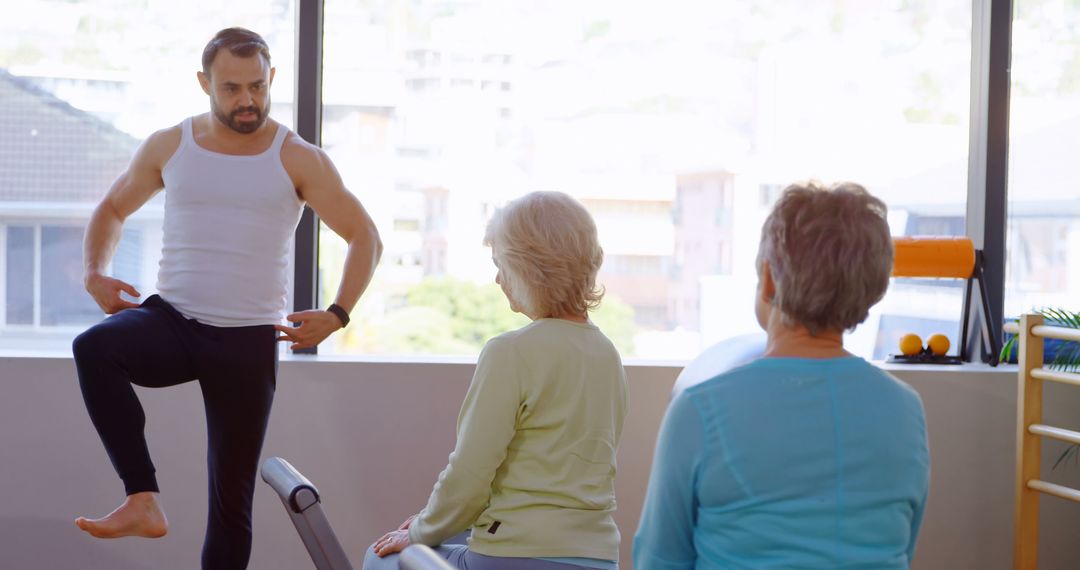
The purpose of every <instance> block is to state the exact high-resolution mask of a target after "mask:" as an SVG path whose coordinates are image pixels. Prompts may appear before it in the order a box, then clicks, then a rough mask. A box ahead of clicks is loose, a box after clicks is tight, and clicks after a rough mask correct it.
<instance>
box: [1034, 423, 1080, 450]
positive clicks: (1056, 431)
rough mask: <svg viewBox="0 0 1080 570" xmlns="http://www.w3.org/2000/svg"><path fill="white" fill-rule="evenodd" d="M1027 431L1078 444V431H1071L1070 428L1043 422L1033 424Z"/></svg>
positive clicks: (1079, 440)
mask: <svg viewBox="0 0 1080 570" xmlns="http://www.w3.org/2000/svg"><path fill="white" fill-rule="evenodd" d="M1028 431H1029V432H1031V433H1033V434H1035V435H1041V436H1043V437H1050V438H1053V439H1056V440H1059V441H1064V442H1066V443H1075V444H1078V445H1080V431H1073V430H1071V429H1063V428H1059V427H1054V426H1048V425H1045V424H1033V425H1031V427H1029V428H1028Z"/></svg>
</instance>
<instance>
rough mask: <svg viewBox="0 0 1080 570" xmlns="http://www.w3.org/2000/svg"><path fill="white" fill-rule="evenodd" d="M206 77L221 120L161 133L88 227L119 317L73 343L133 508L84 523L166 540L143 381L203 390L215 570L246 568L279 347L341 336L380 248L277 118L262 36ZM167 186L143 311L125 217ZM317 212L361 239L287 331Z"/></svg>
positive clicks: (333, 177) (104, 296)
mask: <svg viewBox="0 0 1080 570" xmlns="http://www.w3.org/2000/svg"><path fill="white" fill-rule="evenodd" d="M198 78H199V83H200V84H201V85H202V88H203V91H205V92H206V94H207V95H208V96H209V97H210V110H211V112H210V113H207V114H203V115H199V116H196V117H190V118H188V119H185V120H184V121H183V122H182V123H181V124H179V125H176V126H173V127H170V128H166V129H164V130H161V131H158V132H156V133H154V134H152V135H150V137H149V138H147V139H146V141H145V142H144V143H143V145H142V146H141V147H140V148H139V149H138V151H136V153H135V157H134V158H133V159H132V162H131V164H130V166H129V167H128V169H127V171H126V172H124V173H123V174H122V175H121V176H120V178H119V179H117V181H116V182H115V183H114V184H113V186H112V188H111V189H110V190H109V192H108V194H107V195H106V196H105V198H104V199H103V200H102V201H101V203H100V204H99V205H98V206H97V208H96V209H95V210H94V213H93V215H92V216H91V218H90V222H89V225H88V227H87V230H86V239H85V245H84V255H85V271H86V273H85V284H86V290H87V291H88V292H89V293H90V295H91V296H92V297H93V298H94V300H95V301H96V302H97V303H98V305H100V306H101V308H102V310H104V311H105V313H107V314H109V315H112V316H110V317H108V318H106V319H105V320H104V321H102V322H101V323H98V324H97V325H94V326H93V327H91V328H90V329H89V330H87V331H86V332H84V333H83V334H81V335H80V336H79V337H78V338H76V339H75V342H74V344H73V351H74V355H75V364H76V368H77V370H78V375H79V384H80V387H81V388H82V394H83V399H84V401H85V403H86V408H87V411H88V412H89V415H90V419H91V420H92V422H93V424H94V427H95V428H97V431H98V434H99V435H100V436H101V440H102V442H103V443H104V445H105V450H106V451H107V452H108V455H109V459H110V460H111V461H112V463H113V466H114V467H115V469H116V471H117V474H118V475H119V476H120V478H121V480H122V481H123V483H124V487H125V490H126V494H127V498H126V499H125V501H124V502H123V504H122V505H121V506H120V507H118V508H117V509H116V510H114V511H113V512H112V513H110V514H109V515H107V516H105V517H103V518H100V519H87V518H81V517H80V518H79V519H77V520H76V521H75V522H76V524H77V525H78V527H79V528H81V529H82V530H84V531H86V532H88V533H90V534H91V535H93V536H95V537H99V538H116V537H122V536H141V537H151V538H156V537H160V536H163V535H165V533H166V531H167V527H168V523H167V521H166V519H165V515H164V513H163V512H162V509H161V506H160V504H159V502H158V485H157V480H156V478H155V470H154V465H153V463H152V462H151V460H150V454H149V451H148V449H147V445H146V439H145V437H144V433H143V428H144V424H145V416H144V415H143V410H142V406H141V405H140V403H139V400H138V397H137V396H136V394H135V391H134V389H133V388H132V384H137V385H139V386H145V387H155V388H157V387H165V386H174V385H177V384H180V383H184V382H189V381H192V380H198V381H199V386H200V388H201V390H202V395H203V401H204V404H205V409H206V427H207V438H208V446H207V467H208V470H209V477H208V479H209V499H210V500H209V513H208V515H209V516H208V524H207V529H206V538H205V542H204V544H203V551H202V567H203V568H204V569H210V568H213V569H218V568H228V569H233V568H245V567H246V566H247V563H248V558H249V556H250V552H251V503H252V496H253V493H254V489H255V473H256V471H257V468H258V461H259V453H260V451H261V449H262V443H263V436H264V435H265V432H266V425H267V420H268V418H269V415H270V407H271V403H272V401H273V396H274V388H275V383H276V374H277V348H276V347H277V341H278V340H286V341H289V342H291V347H292V348H293V349H298V348H307V347H313V346H315V345H317V344H319V343H320V342H321V341H322V340H323V339H325V338H326V337H327V336H328V335H330V333H332V332H334V331H335V330H337V329H339V328H342V327H344V326H345V325H346V324H347V322H348V315H349V311H351V310H352V308H353V306H354V305H355V304H356V302H357V300H358V299H359V297H360V294H361V293H362V292H363V291H364V289H365V288H366V287H367V285H368V283H369V282H370V281H371V276H372V273H373V272H374V270H375V266H376V264H377V263H378V260H379V256H380V255H381V253H382V245H381V242H380V240H379V234H378V231H377V230H376V228H375V226H374V224H373V223H372V221H371V218H370V217H369V216H368V214H367V212H365V210H364V208H363V206H361V204H360V202H359V201H358V200H357V199H356V198H355V197H354V196H353V195H352V194H351V193H350V192H348V191H347V190H346V189H345V187H344V185H343V183H342V180H341V177H340V176H339V175H338V172H337V170H336V169H335V168H334V166H333V164H332V163H331V162H330V159H329V158H328V157H327V156H326V154H325V153H324V152H323V151H322V150H321V149H319V148H318V147H315V146H313V145H311V144H308V143H307V142H305V141H304V140H303V139H301V138H300V137H299V136H297V135H296V134H294V133H292V132H290V131H289V129H287V128H286V127H284V126H283V125H281V124H279V123H278V122H277V121H274V120H273V119H270V118H268V117H267V114H268V113H269V110H270V95H269V90H270V85H271V84H272V82H273V80H274V68H273V67H271V66H270V51H269V49H268V47H267V45H266V42H265V41H263V39H262V38H261V37H260V36H259V35H258V34H256V33H254V32H251V31H249V30H245V29H241V28H229V29H225V30H222V31H220V32H218V34H217V35H216V36H214V38H213V39H212V40H211V41H210V43H209V44H207V46H206V49H205V50H204V52H203V57H202V71H201V72H199V73H198ZM161 189H164V190H165V197H166V198H165V221H164V233H163V238H162V257H161V264H160V269H159V273H158V285H157V288H158V294H157V295H152V296H151V297H149V298H148V299H146V300H145V301H144V302H142V303H141V304H136V303H132V302H130V301H127V300H125V299H123V298H121V296H120V293H121V292H126V293H128V294H129V295H132V296H134V297H138V296H140V294H139V292H138V291H136V290H135V288H134V287H132V286H131V285H130V284H128V283H124V282H123V281H120V280H118V279H114V278H112V277H109V276H107V275H106V269H107V267H108V264H109V260H110V259H111V258H112V255H113V253H114V252H115V250H116V245H117V242H118V241H119V239H120V234H121V227H122V225H123V222H124V220H125V219H126V218H127V217H128V216H130V215H131V214H132V213H134V212H135V211H136V210H138V209H139V208H140V207H141V206H142V205H143V204H145V203H146V202H147V201H148V200H149V199H150V198H151V197H153V196H154V195H155V194H156V193H157V192H158V191H159V190H161ZM305 202H306V203H307V204H309V205H310V206H311V207H312V208H313V209H314V210H315V212H316V213H317V214H318V215H319V216H320V217H321V218H322V220H323V221H324V222H326V224H327V225H328V226H329V227H330V228H331V229H333V230H334V231H335V232H336V233H337V234H339V235H340V236H341V237H342V238H344V239H345V241H347V242H348V254H347V256H346V259H345V266H344V272H343V277H342V280H341V283H340V286H339V289H338V293H337V297H336V298H335V300H334V303H333V304H332V305H330V307H329V308H328V309H327V310H325V311H321V310H312V311H301V312H298V313H293V314H290V315H288V316H287V319H288V320H289V321H292V322H294V323H299V324H298V325H297V326H295V327H290V326H283V325H281V324H280V323H281V322H282V318H283V317H285V314H284V313H285V304H286V297H287V275H286V271H287V268H288V266H289V260H288V253H289V251H290V244H291V240H292V236H293V232H294V231H295V228H296V225H297V223H298V221H299V219H300V214H301V211H302V209H303V205H304V203H305ZM279 333H281V336H279Z"/></svg>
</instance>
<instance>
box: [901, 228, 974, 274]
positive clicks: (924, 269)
mask: <svg viewBox="0 0 1080 570" xmlns="http://www.w3.org/2000/svg"><path fill="white" fill-rule="evenodd" d="M893 246H894V247H895V249H896V254H895V256H894V257H893V271H892V275H893V277H955V278H958V279H968V278H970V277H971V274H972V273H973V272H974V271H975V245H974V244H973V243H972V242H971V238H968V237H952V236H949V237H939V236H911V237H894V238H893Z"/></svg>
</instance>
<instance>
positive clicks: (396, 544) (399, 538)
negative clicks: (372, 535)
mask: <svg viewBox="0 0 1080 570" xmlns="http://www.w3.org/2000/svg"><path fill="white" fill-rule="evenodd" d="M405 522H406V523H410V522H412V519H411V518H410V519H409V520H407V521H405ZM409 544H410V542H409V531H407V530H392V531H390V532H388V533H386V534H384V535H382V538H380V539H379V540H376V541H375V544H372V545H371V549H372V550H374V551H375V554H378V555H379V558H382V557H384V556H388V555H390V554H394V553H396V552H401V551H402V550H405V548H406V547H407V546H409Z"/></svg>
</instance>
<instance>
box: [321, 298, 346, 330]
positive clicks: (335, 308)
mask: <svg viewBox="0 0 1080 570" xmlns="http://www.w3.org/2000/svg"><path fill="white" fill-rule="evenodd" d="M326 310H327V311H328V312H331V313H334V315H335V316H336V317H337V318H338V320H340V321H341V328H345V327H347V326H349V312H348V311H346V310H345V309H342V308H341V306H340V305H338V304H337V303H333V304H332V305H330V306H329V307H327V308H326Z"/></svg>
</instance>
